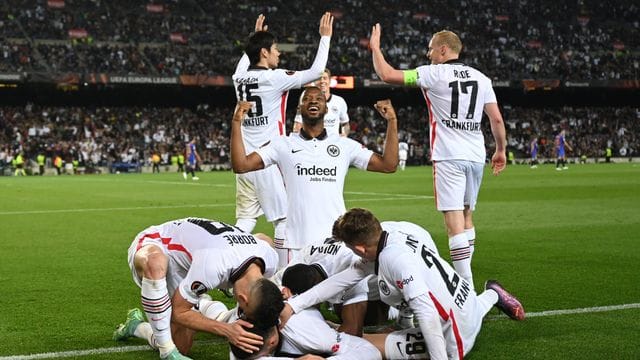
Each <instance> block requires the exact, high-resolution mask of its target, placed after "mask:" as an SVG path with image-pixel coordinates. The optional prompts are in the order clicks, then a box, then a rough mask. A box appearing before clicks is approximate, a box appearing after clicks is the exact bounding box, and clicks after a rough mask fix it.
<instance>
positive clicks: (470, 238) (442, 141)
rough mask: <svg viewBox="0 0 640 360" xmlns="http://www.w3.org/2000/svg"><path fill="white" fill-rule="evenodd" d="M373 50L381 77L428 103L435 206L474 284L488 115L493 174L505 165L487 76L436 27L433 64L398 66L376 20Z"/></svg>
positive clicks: (456, 258)
mask: <svg viewBox="0 0 640 360" xmlns="http://www.w3.org/2000/svg"><path fill="white" fill-rule="evenodd" d="M369 44H370V47H371V53H372V54H373V66H374V68H375V71H376V73H377V74H378V76H379V77H380V79H382V80H383V81H385V82H387V83H391V84H397V85H407V86H419V87H420V88H421V90H422V93H423V95H424V97H425V99H426V101H427V106H428V108H429V125H430V131H429V138H430V144H431V160H432V161H433V178H434V193H435V199H436V208H437V209H438V210H439V211H441V212H442V213H443V214H444V220H445V224H446V226H447V234H448V237H449V253H450V255H451V261H452V262H453V265H454V267H455V269H456V271H457V272H458V273H459V274H460V275H462V276H463V277H464V278H465V279H467V280H468V281H469V283H470V284H471V286H473V277H472V272H471V257H472V255H473V251H474V246H475V240H476V234H475V228H474V225H473V217H472V212H473V211H474V209H475V205H476V201H477V198H478V191H479V189H480V183H481V182H482V174H483V170H484V163H485V159H486V150H485V146H484V136H483V134H482V130H481V125H480V122H481V120H482V115H483V112H484V113H486V114H487V116H488V117H489V121H490V124H491V132H492V134H493V138H494V140H495V143H496V150H495V153H494V154H493V156H492V158H491V167H492V168H493V174H494V175H498V174H499V173H500V172H501V171H502V170H504V168H505V166H506V144H507V140H506V131H505V127H504V121H503V119H502V114H501V113H500V109H499V108H498V103H497V101H496V95H495V93H494V91H493V88H492V86H491V80H490V79H489V78H487V77H486V76H485V75H484V74H482V73H481V72H480V71H478V70H476V69H474V68H472V67H470V66H467V65H465V64H463V63H462V62H460V61H459V60H458V57H459V55H460V51H461V50H462V42H461V41H460V39H459V38H458V36H457V35H456V34H455V33H453V32H451V31H440V32H438V33H436V34H434V35H433V37H432V38H431V41H430V42H429V49H428V52H427V57H428V58H429V59H431V65H423V66H419V67H418V68H416V69H413V70H405V71H402V70H397V69H394V68H393V67H392V66H391V65H389V64H388V63H387V62H386V60H385V59H384V56H383V54H382V50H380V24H376V25H375V26H374V27H373V29H372V31H371V39H370V42H369Z"/></svg>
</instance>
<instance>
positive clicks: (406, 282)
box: [396, 275, 413, 290]
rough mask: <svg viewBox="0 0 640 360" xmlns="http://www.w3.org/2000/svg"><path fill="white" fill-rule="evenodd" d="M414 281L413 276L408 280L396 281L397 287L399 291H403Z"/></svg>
mask: <svg viewBox="0 0 640 360" xmlns="http://www.w3.org/2000/svg"><path fill="white" fill-rule="evenodd" d="M412 281H413V275H411V276H410V277H409V278H407V279H402V280H396V286H398V289H400V290H402V289H404V286H405V285H407V284H409V283H410V282H412Z"/></svg>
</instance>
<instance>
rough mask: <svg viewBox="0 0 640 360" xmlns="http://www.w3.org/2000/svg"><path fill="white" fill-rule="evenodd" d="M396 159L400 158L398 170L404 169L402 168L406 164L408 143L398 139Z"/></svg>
mask: <svg viewBox="0 0 640 360" xmlns="http://www.w3.org/2000/svg"><path fill="white" fill-rule="evenodd" d="M398 148H399V149H398V159H400V164H399V166H400V170H403V171H404V168H405V167H406V166H407V156H408V155H409V144H407V143H406V142H405V141H400V143H399V144H398Z"/></svg>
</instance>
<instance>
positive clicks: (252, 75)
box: [233, 13, 333, 265]
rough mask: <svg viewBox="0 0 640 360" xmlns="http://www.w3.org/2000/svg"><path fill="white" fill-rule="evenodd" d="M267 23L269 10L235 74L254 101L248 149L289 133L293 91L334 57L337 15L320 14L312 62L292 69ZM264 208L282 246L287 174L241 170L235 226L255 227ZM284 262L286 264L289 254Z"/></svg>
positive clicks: (247, 124) (246, 126)
mask: <svg viewBox="0 0 640 360" xmlns="http://www.w3.org/2000/svg"><path fill="white" fill-rule="evenodd" d="M263 24H264V16H263V15H260V16H259V17H258V20H257V21H256V32H255V33H254V34H253V35H251V37H249V40H248V44H247V47H246V50H245V54H244V55H243V56H242V59H240V62H239V63H238V66H237V68H236V71H235V73H234V74H233V85H234V88H235V90H236V97H237V99H238V101H248V102H251V109H250V110H249V111H247V113H246V115H245V117H244V118H243V119H242V141H243V142H244V147H245V150H246V152H247V154H250V153H251V152H253V151H255V150H257V149H259V148H260V147H261V146H263V145H265V144H267V143H269V142H270V141H272V140H273V139H274V138H278V137H280V136H284V135H285V112H286V105H287V96H288V91H289V90H290V89H299V88H301V87H302V85H303V84H306V83H308V82H310V81H313V80H316V79H318V78H319V77H320V75H321V74H322V71H323V69H324V68H325V66H326V64H327V59H328V57H329V43H330V39H331V34H332V31H333V17H332V16H331V14H330V13H325V14H324V15H323V16H322V19H321V20H320V35H321V38H320V44H319V45H318V52H317V53H316V58H315V60H314V61H313V64H312V65H311V67H310V68H309V69H307V70H303V71H289V70H284V69H277V66H278V61H279V57H280V51H279V50H278V46H277V43H276V39H275V37H274V36H273V35H272V34H271V33H268V32H266V31H264V30H266V26H264V25H263ZM262 213H264V215H265V218H266V219H267V221H269V222H271V223H273V225H274V227H275V236H274V240H275V243H276V248H277V249H281V248H282V247H283V242H284V237H285V226H286V214H287V201H286V194H285V189H284V183H283V181H282V176H281V174H280V172H279V171H278V169H277V168H276V167H271V168H266V169H263V170H260V171H257V172H252V173H248V174H238V175H236V218H237V219H238V220H237V223H236V226H238V227H240V228H241V229H243V230H245V231H247V232H251V231H252V230H253V228H254V226H255V224H256V219H257V218H258V217H259V216H260V215H261V214H262ZM278 252H279V253H281V252H282V250H278ZM285 253H286V251H285ZM282 258H283V259H284V255H283V256H282ZM281 262H282V265H284V260H282V261H281Z"/></svg>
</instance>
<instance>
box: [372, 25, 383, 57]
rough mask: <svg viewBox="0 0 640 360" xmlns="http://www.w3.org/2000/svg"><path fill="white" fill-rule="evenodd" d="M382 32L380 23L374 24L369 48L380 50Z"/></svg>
mask: <svg viewBox="0 0 640 360" xmlns="http://www.w3.org/2000/svg"><path fill="white" fill-rule="evenodd" d="M380 34H381V29H380V24H375V25H373V28H371V37H370V38H369V49H371V51H373V50H380Z"/></svg>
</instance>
